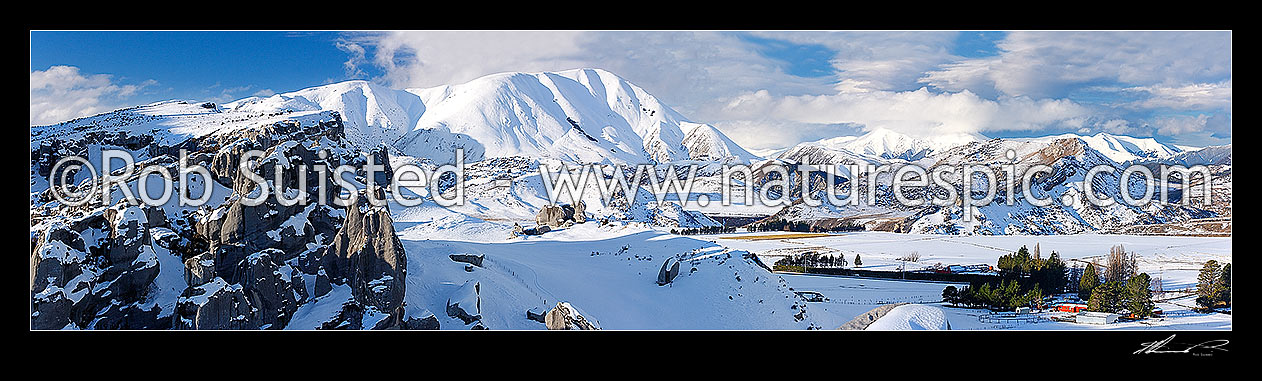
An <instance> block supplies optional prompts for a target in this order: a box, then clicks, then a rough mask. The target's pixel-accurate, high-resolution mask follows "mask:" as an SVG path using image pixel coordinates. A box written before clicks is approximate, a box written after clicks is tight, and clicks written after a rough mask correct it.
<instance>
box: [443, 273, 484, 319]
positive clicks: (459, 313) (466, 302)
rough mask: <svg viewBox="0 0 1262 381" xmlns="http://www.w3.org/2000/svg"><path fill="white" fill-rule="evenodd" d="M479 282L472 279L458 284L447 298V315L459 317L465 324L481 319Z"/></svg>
mask: <svg viewBox="0 0 1262 381" xmlns="http://www.w3.org/2000/svg"><path fill="white" fill-rule="evenodd" d="M481 291H482V290H481V284H479V283H478V282H474V281H469V282H466V283H465V284H464V285H463V286H460V288H459V289H457V290H456V292H455V293H454V294H452V296H451V297H450V298H447V316H450V317H454V318H457V319H460V321H463V322H464V323H465V324H470V323H473V322H475V321H478V320H482V315H481V313H482V300H481V297H480V295H479V294H480V293H481Z"/></svg>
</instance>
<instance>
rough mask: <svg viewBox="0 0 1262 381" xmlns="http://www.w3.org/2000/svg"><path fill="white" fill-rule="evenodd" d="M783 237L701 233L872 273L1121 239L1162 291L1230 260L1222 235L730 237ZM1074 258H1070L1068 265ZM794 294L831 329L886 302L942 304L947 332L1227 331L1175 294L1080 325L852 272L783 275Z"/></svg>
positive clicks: (774, 254)
mask: <svg viewBox="0 0 1262 381" xmlns="http://www.w3.org/2000/svg"><path fill="white" fill-rule="evenodd" d="M777 234H780V235H783V234H784V233H749V234H732V235H722V236H704V237H703V239H711V240H715V241H716V242H717V243H719V244H721V245H723V246H726V247H729V248H733V249H738V250H747V251H750V252H753V253H756V254H758V255H759V256H760V257H762V260H763V262H765V263H768V264H770V263H774V262H775V261H776V260H778V259H780V258H783V257H781V256H779V255H784V254H785V253H790V252H794V251H799V250H793V249H801V250H814V251H820V252H832V253H833V255H836V253H837V252H840V253H842V254H844V255H845V256H846V259H847V260H848V261H850V262H851V263H852V266H851V267H852V268H862V269H870V270H891V271H892V270H896V269H897V268H898V266H900V264H901V262H899V261H898V260H897V258H899V257H902V256H904V255H906V254H908V253H911V252H913V251H914V252H918V253H919V254H920V256H921V260H920V262H919V263H911V264H908V265H907V268H908V269H909V270H914V269H917V268H919V267H922V266H931V265H933V264H934V263H938V262H941V263H943V264H965V265H967V264H990V265H992V266H993V265H994V264H995V263H996V261H997V260H998V258H999V256H1000V255H1003V254H1007V253H1010V252H1013V251H1016V250H1017V249H1018V248H1020V247H1021V246H1022V245H1026V246H1027V247H1029V248H1033V246H1034V244H1035V243H1038V244H1039V246H1040V251H1041V252H1042V254H1043V255H1044V256H1048V255H1051V252H1052V251H1056V252H1057V253H1060V255H1061V256H1062V258H1065V259H1066V260H1073V259H1078V260H1085V261H1091V260H1095V259H1100V258H1101V257H1102V256H1103V255H1104V254H1106V253H1107V252H1108V250H1109V248H1110V247H1112V246H1113V245H1116V244H1122V245H1124V246H1125V247H1126V249H1127V250H1128V251H1134V252H1136V253H1138V254H1139V268H1140V271H1142V272H1147V273H1149V274H1150V275H1152V276H1153V277H1161V278H1162V279H1163V282H1164V286H1165V288H1166V290H1174V289H1182V288H1186V287H1194V286H1195V284H1196V275H1197V272H1198V271H1199V270H1200V267H1201V265H1202V264H1203V263H1204V262H1205V261H1207V260H1210V259H1213V260H1217V261H1219V262H1226V263H1230V262H1231V238H1222V237H1160V236H1121V235H1094V234H1080V235H1061V236H943V235H916V234H898V233H884V232H860V233H842V234H833V235H829V236H827V237H817V238H791V239H760V240H743V239H734V238H739V237H742V236H745V237H748V236H765V235H777ZM856 254H858V255H860V256H861V258H862V259H863V263H864V265H863V266H858V267H856V266H853V261H854V257H855V255H856ZM1071 263H1072V262H1071ZM780 276H781V277H782V278H784V279H785V280H786V281H787V282H788V284H789V286H790V287H793V288H794V289H795V291H816V292H819V293H821V294H823V295H824V296H825V297H827V298H828V299H829V300H828V301H826V302H821V303H809V304H808V312H809V313H810V316H811V317H812V318H813V319H815V320H816V321H817V322H818V324H819V325H821V326H824V327H836V326H838V325H840V324H843V323H845V322H846V321H849V320H850V319H851V318H853V317H855V316H858V315H860V314H862V313H864V312H866V311H868V310H870V309H872V308H875V307H876V306H879V305H881V304H889V303H917V304H931V305H937V306H939V307H942V309H943V310H944V311H945V312H946V317H947V319H948V321H949V322H950V324H951V328H952V329H985V330H994V329H1017V330H1056V329H1198V330H1199V329H1231V316H1230V315H1223V314H1202V313H1197V312H1194V311H1192V310H1191V307H1193V306H1194V302H1193V300H1192V299H1191V298H1190V297H1189V298H1183V299H1176V300H1172V301H1169V302H1164V303H1157V307H1160V308H1162V309H1163V310H1164V311H1165V317H1164V318H1154V319H1149V320H1147V321H1144V322H1129V323H1118V324H1109V325H1100V326H1097V325H1084V324H1074V323H1064V322H1055V321H1051V320H1050V319H1049V318H1050V317H1051V316H1053V315H1056V313H1045V314H1036V315H1033V316H1030V315H1027V316H1019V317H1017V316H1013V317H1008V316H1006V315H1002V314H998V315H996V314H991V313H990V312H989V311H988V310H984V309H980V310H979V309H967V308H955V307H950V306H948V305H945V304H942V303H939V301H940V300H941V295H942V289H943V288H945V287H946V286H947V285H950V283H941V282H921V281H898V280H882V279H870V278H858V277H842V276H823V275H799V274H781V275H780Z"/></svg>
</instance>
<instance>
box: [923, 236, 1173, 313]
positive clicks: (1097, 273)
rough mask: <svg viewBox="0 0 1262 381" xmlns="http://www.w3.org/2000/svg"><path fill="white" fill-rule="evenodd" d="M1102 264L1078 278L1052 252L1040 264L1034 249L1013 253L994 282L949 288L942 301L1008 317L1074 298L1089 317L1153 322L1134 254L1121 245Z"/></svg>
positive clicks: (1144, 277)
mask: <svg viewBox="0 0 1262 381" xmlns="http://www.w3.org/2000/svg"><path fill="white" fill-rule="evenodd" d="M1106 263H1107V264H1106V265H1103V266H1100V267H1102V268H1103V269H1098V268H1097V266H1096V265H1095V264H1088V265H1087V267H1086V269H1083V270H1082V271H1081V274H1079V273H1078V272H1077V271H1073V269H1070V268H1069V267H1068V266H1067V265H1066V264H1065V262H1064V261H1063V260H1061V258H1060V255H1059V254H1058V253H1056V252H1054V251H1053V252H1052V255H1051V256H1049V257H1048V258H1047V259H1043V258H1041V256H1040V254H1039V248H1038V246H1037V245H1036V246H1035V249H1034V252H1033V253H1031V252H1030V251H1029V250H1028V249H1027V248H1026V247H1025V246H1022V247H1021V249H1019V250H1017V251H1016V252H1015V253H1012V254H1006V255H1003V256H1001V257H999V262H998V268H999V274H1000V276H999V277H998V279H996V280H994V281H987V282H975V283H972V284H970V285H968V286H964V287H963V288H962V289H957V288H956V287H955V286H947V288H946V289H944V290H943V291H942V298H943V300H944V301H946V302H948V303H951V304H954V305H957V306H961V305H962V306H968V307H974V308H988V309H991V310H997V311H1010V310H1013V309H1016V308H1017V307H1023V306H1029V307H1042V305H1043V302H1044V300H1045V297H1046V296H1049V295H1053V294H1060V293H1063V292H1077V294H1078V296H1079V298H1080V299H1083V300H1086V301H1087V310H1089V311H1099V312H1111V313H1128V314H1131V315H1133V316H1135V317H1139V318H1144V317H1148V316H1151V315H1152V310H1153V302H1152V289H1151V288H1152V286H1153V284H1154V280H1153V279H1152V278H1151V277H1150V276H1148V274H1143V273H1137V271H1136V269H1137V265H1136V255H1135V253H1134V252H1127V251H1126V249H1125V248H1124V247H1123V246H1122V245H1117V246H1114V247H1112V248H1111V249H1110V250H1109V255H1108V257H1107V261H1106ZM1075 278H1076V279H1075Z"/></svg>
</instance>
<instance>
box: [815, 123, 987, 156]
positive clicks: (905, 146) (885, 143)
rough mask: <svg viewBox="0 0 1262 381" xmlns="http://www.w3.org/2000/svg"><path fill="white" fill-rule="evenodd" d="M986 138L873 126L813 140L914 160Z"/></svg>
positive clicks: (976, 135) (864, 152)
mask: <svg viewBox="0 0 1262 381" xmlns="http://www.w3.org/2000/svg"><path fill="white" fill-rule="evenodd" d="M988 139H989V138H987V137H985V136H982V135H978V134H944V135H939V136H934V137H931V138H916V137H912V136H909V135H906V134H902V133H898V132H895V131H891V130H888V129H884V128H877V129H874V130H872V131H869V132H868V133H867V134H864V135H862V136H842V137H836V138H829V139H824V140H820V141H818V142H815V144H817V145H819V146H822V147H825V148H829V149H833V150H839V149H844V150H847V151H850V152H853V153H856V154H860V155H867V156H873V157H878V158H884V159H903V160H908V161H915V160H919V159H921V158H924V157H925V156H928V155H929V154H931V153H933V152H937V151H943V150H946V149H950V148H952V147H956V146H961V145H965V144H968V143H972V142H980V141H986V140H988Z"/></svg>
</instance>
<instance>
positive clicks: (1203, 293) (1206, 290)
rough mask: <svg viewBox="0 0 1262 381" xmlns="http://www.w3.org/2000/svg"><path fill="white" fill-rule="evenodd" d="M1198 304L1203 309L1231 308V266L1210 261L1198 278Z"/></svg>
mask: <svg viewBox="0 0 1262 381" xmlns="http://www.w3.org/2000/svg"><path fill="white" fill-rule="evenodd" d="M1196 304H1197V305H1200V306H1201V308H1203V309H1214V308H1219V307H1231V264H1230V263H1228V264H1226V265H1219V264H1218V261H1215V260H1210V261H1209V262H1205V266H1203V267H1201V273H1200V274H1198V275H1197V276H1196Z"/></svg>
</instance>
